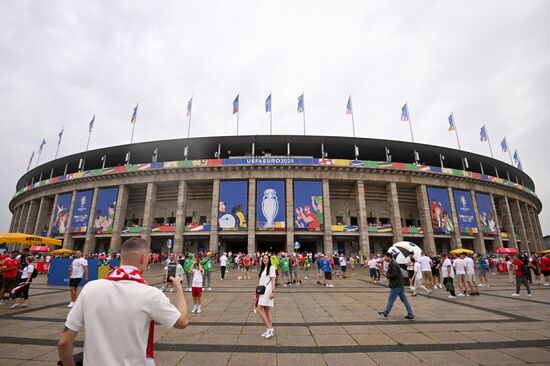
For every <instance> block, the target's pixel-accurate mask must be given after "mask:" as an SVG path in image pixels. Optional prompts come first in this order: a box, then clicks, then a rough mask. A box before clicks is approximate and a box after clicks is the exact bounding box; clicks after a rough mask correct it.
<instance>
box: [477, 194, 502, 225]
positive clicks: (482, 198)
mask: <svg viewBox="0 0 550 366" xmlns="http://www.w3.org/2000/svg"><path fill="white" fill-rule="evenodd" d="M476 200H477V211H478V212H479V220H480V221H481V232H483V233H486V234H491V235H496V234H497V224H496V222H495V215H494V213H493V203H492V201H491V196H489V195H488V194H486V193H477V192H476Z"/></svg>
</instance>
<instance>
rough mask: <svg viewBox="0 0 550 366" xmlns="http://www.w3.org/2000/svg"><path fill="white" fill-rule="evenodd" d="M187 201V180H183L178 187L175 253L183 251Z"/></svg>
mask: <svg viewBox="0 0 550 366" xmlns="http://www.w3.org/2000/svg"><path fill="white" fill-rule="evenodd" d="M186 203H187V182H186V181H184V180H181V181H180V183H179V187H178V203H177V207H176V226H175V227H174V253H180V252H183V225H185V205H186Z"/></svg>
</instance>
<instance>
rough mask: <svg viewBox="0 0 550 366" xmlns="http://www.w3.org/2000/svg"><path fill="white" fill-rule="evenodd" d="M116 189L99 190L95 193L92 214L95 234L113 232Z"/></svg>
mask: <svg viewBox="0 0 550 366" xmlns="http://www.w3.org/2000/svg"><path fill="white" fill-rule="evenodd" d="M117 195H118V188H117V187H113V188H101V189H100V190H99V192H98V193H97V202H96V205H95V212H94V232H95V233H96V234H101V233H110V232H112V231H113V222H114V220H115V209H116V200H117Z"/></svg>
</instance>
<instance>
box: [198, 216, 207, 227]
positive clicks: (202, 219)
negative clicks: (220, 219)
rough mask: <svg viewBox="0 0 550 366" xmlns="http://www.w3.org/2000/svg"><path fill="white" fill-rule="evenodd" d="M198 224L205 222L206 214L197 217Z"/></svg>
mask: <svg viewBox="0 0 550 366" xmlns="http://www.w3.org/2000/svg"><path fill="white" fill-rule="evenodd" d="M199 221H200V222H199V224H201V225H202V224H206V216H201V217H200V219H199Z"/></svg>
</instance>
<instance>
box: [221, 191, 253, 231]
mask: <svg viewBox="0 0 550 366" xmlns="http://www.w3.org/2000/svg"><path fill="white" fill-rule="evenodd" d="M247 217H248V181H246V180H235V181H222V182H220V202H219V204H218V230H220V231H224V230H247V228H248V222H247Z"/></svg>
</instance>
